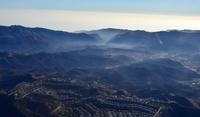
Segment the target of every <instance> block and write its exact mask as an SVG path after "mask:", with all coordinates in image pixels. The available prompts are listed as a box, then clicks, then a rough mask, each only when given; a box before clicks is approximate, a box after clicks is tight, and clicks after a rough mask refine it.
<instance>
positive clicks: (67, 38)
mask: <svg viewBox="0 0 200 117" xmlns="http://www.w3.org/2000/svg"><path fill="white" fill-rule="evenodd" d="M0 35H1V36H0V50H4V51H15V52H29V51H38V50H40V51H50V50H52V49H55V48H58V47H60V46H64V47H66V46H69V45H77V44H79V46H80V45H88V44H96V43H98V42H100V41H101V40H100V38H99V37H98V36H96V35H95V36H94V35H88V34H84V33H81V34H75V33H68V32H63V31H53V30H49V29H44V28H26V27H22V26H10V27H6V26H0Z"/></svg>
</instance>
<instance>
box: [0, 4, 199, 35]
mask: <svg viewBox="0 0 200 117" xmlns="http://www.w3.org/2000/svg"><path fill="white" fill-rule="evenodd" d="M0 2H1V4H0V25H5V26H10V25H23V26H26V27H44V28H50V29H54V30H64V31H69V32H73V31H77V30H94V29H101V28H120V29H129V30H146V31H160V30H168V29H179V30H183V29H191V30H200V7H199V4H200V0H173V1H172V0H166V1H164V0H163V1H161V0H99V1H96V0H32V1H31V0H0Z"/></svg>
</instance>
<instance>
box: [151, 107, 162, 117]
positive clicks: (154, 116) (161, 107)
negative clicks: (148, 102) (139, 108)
mask: <svg viewBox="0 0 200 117" xmlns="http://www.w3.org/2000/svg"><path fill="white" fill-rule="evenodd" d="M161 109H162V107H160V108H159V109H158V111H157V112H156V114H155V115H154V116H153V117H156V116H157V115H158V114H159V112H160V110H161Z"/></svg>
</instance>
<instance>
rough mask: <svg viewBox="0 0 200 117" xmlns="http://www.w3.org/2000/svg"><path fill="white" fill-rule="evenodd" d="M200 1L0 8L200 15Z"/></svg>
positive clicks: (105, 0) (58, 2)
mask: <svg viewBox="0 0 200 117" xmlns="http://www.w3.org/2000/svg"><path fill="white" fill-rule="evenodd" d="M199 5H200V0H98V1H97V0H1V4H0V8H8V9H10V8H12V9H40V10H70V11H95V12H125V13H147V14H148V13H151V14H175V15H200V7H199Z"/></svg>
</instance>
